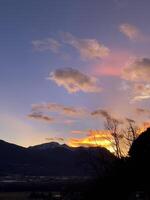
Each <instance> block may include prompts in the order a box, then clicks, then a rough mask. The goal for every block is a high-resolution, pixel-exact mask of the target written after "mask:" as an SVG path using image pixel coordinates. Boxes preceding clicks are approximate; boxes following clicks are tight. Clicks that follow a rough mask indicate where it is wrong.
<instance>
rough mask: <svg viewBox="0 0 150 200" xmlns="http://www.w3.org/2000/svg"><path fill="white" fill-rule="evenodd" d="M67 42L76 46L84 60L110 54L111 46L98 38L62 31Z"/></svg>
mask: <svg viewBox="0 0 150 200" xmlns="http://www.w3.org/2000/svg"><path fill="white" fill-rule="evenodd" d="M62 37H63V40H64V42H65V43H66V44H69V45H71V46H72V47H74V48H75V49H76V50H77V51H78V52H79V54H80V56H81V58H82V59H83V60H92V59H101V58H103V57H105V56H108V55H109V52H110V50H109V48H108V47H106V46H105V45H103V44H102V43H100V42H99V41H97V40H96V39H86V38H82V39H80V38H77V37H75V36H73V35H72V34H70V33H62Z"/></svg>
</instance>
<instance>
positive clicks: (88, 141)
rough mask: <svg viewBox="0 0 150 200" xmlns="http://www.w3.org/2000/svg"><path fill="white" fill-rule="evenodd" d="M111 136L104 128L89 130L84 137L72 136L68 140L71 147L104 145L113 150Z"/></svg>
mask: <svg viewBox="0 0 150 200" xmlns="http://www.w3.org/2000/svg"><path fill="white" fill-rule="evenodd" d="M111 140H112V136H111V135H110V133H109V131H106V130H91V131H89V133H88V135H87V136H86V137H84V138H72V139H70V140H69V141H68V145H69V146H71V147H80V146H84V147H105V148H107V149H108V150H109V151H111V152H114V149H113V147H112V141H111Z"/></svg>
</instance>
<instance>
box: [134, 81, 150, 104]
mask: <svg viewBox="0 0 150 200" xmlns="http://www.w3.org/2000/svg"><path fill="white" fill-rule="evenodd" d="M133 95H134V97H133V99H132V101H133V102H135V101H142V100H146V99H150V84H135V85H134V88H133Z"/></svg>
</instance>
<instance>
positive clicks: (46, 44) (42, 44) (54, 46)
mask: <svg viewBox="0 0 150 200" xmlns="http://www.w3.org/2000/svg"><path fill="white" fill-rule="evenodd" d="M32 46H33V48H34V49H35V50H36V51H52V52H53V53H59V50H60V47H61V44H60V43H59V42H58V41H57V40H55V39H53V38H46V39H42V40H33V41H32Z"/></svg>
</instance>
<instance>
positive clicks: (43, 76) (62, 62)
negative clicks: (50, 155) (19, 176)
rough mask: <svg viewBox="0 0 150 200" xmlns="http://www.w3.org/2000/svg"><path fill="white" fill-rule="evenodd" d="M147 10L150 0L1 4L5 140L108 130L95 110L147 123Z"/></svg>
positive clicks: (0, 119) (0, 123)
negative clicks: (95, 114) (75, 131)
mask: <svg viewBox="0 0 150 200" xmlns="http://www.w3.org/2000/svg"><path fill="white" fill-rule="evenodd" d="M149 9H150V2H149V0H143V1H141V0H130V1H129V0H101V1H99V0H76V1H73V0H63V1H60V0H55V1H54V0H27V1H23V0H22V1H21V0H1V1H0V54H1V59H0V92H1V98H0V110H1V114H0V138H1V139H4V140H7V141H10V142H15V143H17V144H20V145H24V146H28V145H33V144H36V143H42V142H45V141H46V139H45V138H55V139H56V138H58V140H59V138H61V137H63V138H67V139H69V138H72V137H79V138H80V137H84V136H83V134H78V135H77V136H76V135H74V134H73V133H72V131H74V130H80V131H81V132H82V131H85V132H86V131H88V130H89V129H103V120H104V119H103V116H102V114H101V112H99V116H95V117H93V116H91V112H93V111H95V110H97V109H101V110H107V112H109V113H111V114H112V115H115V117H119V118H120V117H122V118H125V117H133V118H136V119H137V121H138V120H139V121H140V120H141V122H144V121H145V120H146V122H149V115H148V114H147V113H148V111H149V106H150V104H149V98H150V83H149V82H150V79H148V77H150V55H149V52H150V47H149V46H150V45H149V44H150V26H149V19H150V12H149ZM57 72H58V73H57ZM64 74H65V75H64ZM48 77H49V79H48ZM74 87H75V89H74ZM33 104H36V105H44V106H43V107H44V108H43V107H42V108H41V107H40V108H38V109H33V107H34V106H33ZM48 104H52V105H51V109H49V108H47V107H48V106H47V105H48ZM53 104H55V105H53ZM56 104H57V108H56ZM58 105H59V106H58ZM60 105H61V106H60ZM54 107H55V108H54ZM64 107H65V109H66V107H67V108H68V109H72V108H73V110H74V109H75V112H74V113H66V112H65V111H64ZM139 108H142V109H143V110H144V111H143V114H142V116H140V117H139V118H137V115H136V113H137V112H136V111H137V109H139ZM67 111H68V110H67ZM82 111H83V113H82ZM69 112H71V111H69ZM78 112H81V113H82V116H80V115H79V113H78ZM44 116H47V117H49V118H50V119H49V118H45V117H44ZM45 119H46V120H45ZM47 119H48V120H47Z"/></svg>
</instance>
